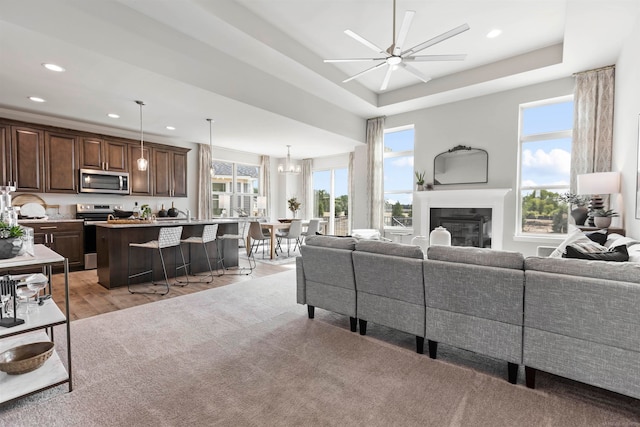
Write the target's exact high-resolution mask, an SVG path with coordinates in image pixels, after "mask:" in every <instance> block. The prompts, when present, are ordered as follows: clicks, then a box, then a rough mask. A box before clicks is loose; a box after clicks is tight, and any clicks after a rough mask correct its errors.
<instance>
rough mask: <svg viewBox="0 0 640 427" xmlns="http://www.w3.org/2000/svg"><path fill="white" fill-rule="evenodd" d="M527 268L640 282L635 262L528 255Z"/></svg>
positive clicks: (525, 263)
mask: <svg viewBox="0 0 640 427" xmlns="http://www.w3.org/2000/svg"><path fill="white" fill-rule="evenodd" d="M524 268H525V273H526V271H527V270H535V271H543V272H547V273H554V274H561V275H568V276H579V277H588V278H593V279H604V280H616V281H619V282H631V283H640V264H637V263H635V262H601V261H590V260H584V259H572V258H539V257H527V258H526V259H525V261H524Z"/></svg>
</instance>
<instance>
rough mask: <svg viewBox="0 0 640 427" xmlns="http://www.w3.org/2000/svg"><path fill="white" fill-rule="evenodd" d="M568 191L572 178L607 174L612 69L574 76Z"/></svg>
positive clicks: (612, 89) (611, 135)
mask: <svg viewBox="0 0 640 427" xmlns="http://www.w3.org/2000/svg"><path fill="white" fill-rule="evenodd" d="M575 78H576V84H575V89H574V99H573V101H574V118H573V145H572V148H571V189H572V191H575V189H576V176H577V175H579V174H583V173H592V172H609V171H611V153H612V148H613V96H614V86H615V68H614V66H610V67H605V68H601V69H597V70H590V71H585V72H582V73H577V74H575Z"/></svg>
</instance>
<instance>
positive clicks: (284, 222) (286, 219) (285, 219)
mask: <svg viewBox="0 0 640 427" xmlns="http://www.w3.org/2000/svg"><path fill="white" fill-rule="evenodd" d="M291 221H293V219H291V218H278V222H281V223H283V224H288V223H290V222H291Z"/></svg>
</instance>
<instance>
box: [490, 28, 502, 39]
mask: <svg viewBox="0 0 640 427" xmlns="http://www.w3.org/2000/svg"><path fill="white" fill-rule="evenodd" d="M500 34H502V30H499V29H497V28H494V29H493V30H491V31H489V32H488V33H487V38H488V39H493V38H495V37H498V36H499V35H500Z"/></svg>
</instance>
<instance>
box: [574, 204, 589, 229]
mask: <svg viewBox="0 0 640 427" xmlns="http://www.w3.org/2000/svg"><path fill="white" fill-rule="evenodd" d="M571 216H572V217H573V221H574V222H575V223H576V225H584V223H585V221H586V220H587V218H588V216H589V209H587V208H586V207H584V206H578V207H577V208H575V209H573V210H572V211H571Z"/></svg>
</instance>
